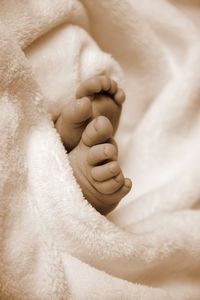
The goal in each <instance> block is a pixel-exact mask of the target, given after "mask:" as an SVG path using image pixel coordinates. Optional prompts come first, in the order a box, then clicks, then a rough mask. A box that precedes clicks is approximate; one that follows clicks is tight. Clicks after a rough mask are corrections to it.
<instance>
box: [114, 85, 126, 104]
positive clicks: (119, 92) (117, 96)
mask: <svg viewBox="0 0 200 300" xmlns="http://www.w3.org/2000/svg"><path fill="white" fill-rule="evenodd" d="M125 98H126V95H125V93H124V91H123V90H122V89H120V88H119V89H118V90H117V92H116V93H115V95H114V99H115V101H116V102H117V103H118V104H122V103H123V102H124V101H125Z"/></svg>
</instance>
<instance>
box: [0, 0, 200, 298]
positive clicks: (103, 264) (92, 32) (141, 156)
mask: <svg viewBox="0 0 200 300" xmlns="http://www.w3.org/2000/svg"><path fill="white" fill-rule="evenodd" d="M199 6H200V5H199V2H198V1H186V0H185V1H184V0H182V1H181V0H179V1H178V0H177V1H175V0H174V1H167V0H155V1H151V2H150V1H148V0H142V1H139V0H125V1H119V0H110V1H106V0H101V1H93V0H82V1H78V0H53V1H52V0H45V1H38V0H34V1H33V0H29V1H23V0H19V1H14V0H1V1H0V116H1V117H0V130H1V131H0V149H1V151H0V299H2V300H7V299H8V300H11V299H14V300H29V299H31V300H49V299H52V300H61V299H62V300H64V299H72V300H74V299H81V300H82V299H84V300H85V299H88V300H92V299H95V300H96V299H99V300H102V299H113V300H118V299H123V300H125V299H134V300H136V299H142V300H147V299H149V300H150V299H151V300H152V299H159V300H164V299H166V300H170V299H183V300H185V299H188V300H195V299H199V298H200V274H199V270H200V258H199V253H200V231H199V225H200V213H199V199H200V185H199V181H200V166H199V150H200V143H199V137H200V134H199V132H200V122H199V121H200V120H199V99H200V92H199V82H200V72H199V65H198V63H199V59H200V43H199V29H198V27H199V10H200V7H199ZM107 53H111V54H112V57H111V56H110V55H109V54H107ZM116 61H118V62H119V63H120V65H121V68H122V69H123V72H124V78H125V81H124V87H125V91H126V93H127V101H126V103H125V106H124V111H123V114H122V120H121V125H120V128H119V131H118V135H117V140H118V143H119V148H120V153H121V156H120V159H121V163H122V166H123V167H124V172H125V174H126V175H127V176H130V177H131V178H132V179H133V181H134V188H133V190H132V192H131V193H130V194H129V195H128V196H127V197H126V199H124V200H123V201H122V202H121V204H120V205H119V207H118V208H117V209H116V210H115V211H113V212H112V213H111V214H110V215H109V216H107V217H104V216H102V215H100V214H99V213H98V212H96V211H95V210H94V209H93V208H92V207H91V205H90V204H89V203H88V202H87V199H84V197H83V195H82V192H81V189H80V187H79V186H78V184H77V183H76V180H75V178H74V177H73V172H72V169H71V167H70V164H69V161H68V157H67V153H66V151H65V149H64V147H63V146H62V143H61V141H60V138H59V136H58V134H57V133H56V131H55V129H54V126H53V122H52V120H53V119H55V118H56V116H57V115H58V113H59V109H60V105H61V104H63V103H64V102H65V101H67V100H69V99H71V98H73V96H74V93H75V90H76V88H77V86H78V84H79V83H80V82H81V81H82V80H84V79H86V78H88V77H90V76H92V75H95V74H99V73H107V74H108V75H109V76H111V77H113V78H114V79H116V80H118V81H119V83H120V84H122V71H121V69H120V67H119V65H118V63H117V62H116Z"/></svg>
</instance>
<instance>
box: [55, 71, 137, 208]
mask: <svg viewBox="0 0 200 300" xmlns="http://www.w3.org/2000/svg"><path fill="white" fill-rule="evenodd" d="M76 98H77V100H76V101H74V100H72V101H70V102H68V103H66V104H65V106H64V107H63V109H62V111H61V114H60V116H59V118H58V119H57V121H56V124H55V126H56V129H57V130H58V132H59V134H60V136H61V139H62V142H63V144H64V145H65V147H66V150H67V151H68V155H69V160H70V164H71V166H72V169H73V173H74V176H75V178H76V180H77V182H78V183H79V185H80V187H81V189H82V192H83V194H84V196H85V198H86V199H87V200H88V201H89V202H90V204H91V205H92V206H93V207H94V208H95V209H96V210H97V211H99V212H100V213H101V214H108V213H109V212H110V211H112V210H113V209H114V208H115V207H116V206H117V204H118V203H119V202H120V200H121V199H122V198H123V197H124V196H125V195H126V194H127V193H128V192H129V191H130V189H131V186H132V183H131V180H130V179H128V178H124V176H123V173H122V171H121V168H120V165H119V162H118V160H117V154H118V153H117V145H116V143H115V141H114V139H113V135H114V133H115V132H116V130H117V127H118V123H119V118H120V114H121V109H122V103H123V102H124V100H125V95H124V92H123V90H122V89H120V88H118V86H117V83H116V82H115V81H114V80H111V79H110V78H108V77H107V76H96V77H94V78H92V79H89V80H87V81H85V82H83V83H82V84H81V85H80V87H79V89H78V90H77V93H76Z"/></svg>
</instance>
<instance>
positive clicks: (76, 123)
mask: <svg viewBox="0 0 200 300" xmlns="http://www.w3.org/2000/svg"><path fill="white" fill-rule="evenodd" d="M91 115H92V105H91V101H90V100H89V98H86V97H85V98H81V99H78V100H72V101H70V102H69V103H67V104H66V105H65V106H64V107H63V109H62V111H61V114H60V117H59V118H58V120H57V122H56V124H55V126H56V129H57V130H58V132H59V134H60V136H61V139H62V141H63V143H64V145H65V146H66V149H67V150H71V149H73V148H74V147H75V146H76V145H77V143H78V142H79V141H80V139H81V135H82V132H83V130H84V129H85V126H86V125H87V123H88V120H89V119H90V118H91Z"/></svg>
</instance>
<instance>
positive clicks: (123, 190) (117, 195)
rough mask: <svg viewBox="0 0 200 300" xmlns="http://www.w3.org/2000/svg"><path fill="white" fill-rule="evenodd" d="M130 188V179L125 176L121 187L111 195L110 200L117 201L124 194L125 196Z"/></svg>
mask: <svg viewBox="0 0 200 300" xmlns="http://www.w3.org/2000/svg"><path fill="white" fill-rule="evenodd" d="M131 188H132V181H131V180H130V179H129V178H125V180H124V184H123V185H122V186H121V188H120V189H119V190H118V191H117V192H115V193H114V194H113V195H112V200H113V201H115V202H119V201H120V200H121V199H122V198H123V197H124V196H126V195H127V194H128V193H129V192H130V190H131Z"/></svg>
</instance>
